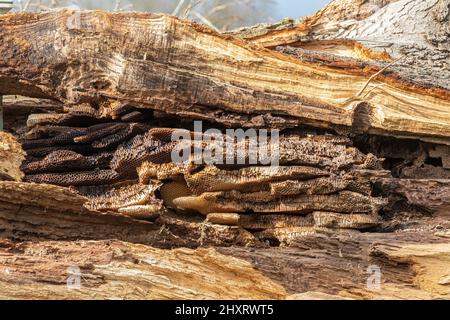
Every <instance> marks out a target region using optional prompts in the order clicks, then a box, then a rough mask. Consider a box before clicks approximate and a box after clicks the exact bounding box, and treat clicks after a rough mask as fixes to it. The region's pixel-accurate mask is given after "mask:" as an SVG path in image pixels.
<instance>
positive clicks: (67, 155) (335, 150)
mask: <svg viewBox="0 0 450 320" xmlns="http://www.w3.org/2000/svg"><path fill="white" fill-rule="evenodd" d="M373 2H374V1H366V2H364V3H362V4H361V3H358V4H357V3H356V2H353V1H347V0H339V1H334V2H332V3H331V4H330V5H329V6H327V7H326V8H325V9H323V10H322V11H320V12H319V13H317V14H316V15H314V16H313V17H311V18H309V19H306V20H305V21H303V22H302V23H300V24H298V25H295V24H293V23H289V25H288V26H286V27H283V26H281V27H279V28H277V29H276V30H274V29H270V27H269V29H267V28H266V30H261V29H259V31H257V30H256V29H253V28H251V29H249V30H246V31H245V30H244V31H243V30H241V31H239V32H237V33H233V34H232V35H223V34H219V33H216V32H213V31H211V30H208V29H206V28H204V27H202V26H199V25H197V24H195V23H192V22H188V21H183V20H179V19H177V18H174V17H169V16H165V15H157V14H147V13H106V12H97V11H96V12H92V11H83V12H79V11H70V10H63V11H58V12H51V13H44V14H15V15H7V16H4V17H0V28H1V29H2V33H1V34H0V94H24V95H27V96H32V97H37V98H47V99H53V100H57V101H59V102H60V103H56V104H55V105H54V106H51V105H49V104H48V103H46V102H45V101H44V100H39V102H35V103H36V104H37V107H33V106H32V107H30V106H28V105H27V106H26V108H23V106H21V105H19V104H17V103H16V104H14V103H10V104H9V105H7V106H6V109H7V110H9V111H8V114H6V116H7V117H8V116H9V117H10V118H9V119H7V122H6V123H7V124H12V123H13V124H14V129H13V128H12V127H10V128H6V129H8V130H11V131H12V132H13V133H14V134H15V135H16V136H18V137H19V139H20V142H21V145H22V147H23V149H24V150H25V152H26V154H27V155H26V159H25V161H24V162H23V163H22V164H21V162H22V160H23V151H22V150H21V148H20V146H19V144H18V143H17V142H16V141H15V140H14V139H13V138H12V137H11V136H8V135H4V136H2V141H0V180H2V181H0V191H1V192H0V237H1V238H2V239H3V240H0V241H1V242H0V270H4V271H5V272H0V274H1V276H0V282H1V286H0V287H2V289H1V290H0V296H2V297H3V296H4V297H16V298H20V297H22V298H42V297H49V292H51V297H54V298H73V297H80V298H92V297H102V298H107V297H116V298H117V297H124V298H193V297H197V298H198V297H201V298H230V299H236V298H249V299H253V298H277V299H281V298H302V297H305V296H306V297H308V296H317V295H319V296H322V297H323V296H324V295H325V296H326V297H333V298H343V297H351V298H380V297H393V298H403V299H405V298H448V295H449V291H448V278H449V275H448V272H447V268H446V266H447V265H448V263H449V259H448V256H449V245H448V230H449V228H450V225H449V221H448V212H449V210H450V209H449V203H448V196H449V194H448V192H449V181H448V179H445V177H446V175H447V174H448V171H449V170H448V160H449V159H448V152H447V151H448V146H445V144H450V140H449V137H450V131H449V128H450V126H449V124H450V118H449V112H448V111H449V110H450V104H449V91H448V90H449V88H448V83H446V82H445V81H443V80H445V79H446V78H445V77H447V74H448V69H447V68H446V67H445V66H446V65H445V61H442V58H441V56H440V54H442V52H444V51H445V45H446V43H445V41H444V42H442V41H440V40H439V38H438V37H433V36H429V37H428V38H426V40H423V39H422V38H421V39H418V38H417V37H414V36H409V37H407V38H406V41H405V43H398V44H397V42H398V38H396V37H397V35H394V32H388V31H390V30H386V29H384V31H383V32H384V34H383V36H385V39H386V40H387V42H388V43H393V45H392V46H390V45H386V46H387V48H392V50H390V49H389V50H388V49H387V50H386V52H384V51H378V50H377V49H376V46H375V45H374V43H376V42H377V41H378V40H379V36H380V34H379V32H378V31H377V30H371V29H370V28H368V27H367V26H368V25H370V23H372V22H373V19H375V18H376V19H381V18H382V19H383V21H386V20H389V16H392V17H394V18H393V20H394V21H393V22H392V23H395V24H396V25H398V26H399V30H400V31H401V32H399V33H400V34H402V33H403V34H406V33H407V27H408V26H410V25H411V19H412V20H415V22H416V25H417V30H418V32H417V33H418V34H421V35H423V33H424V32H425V31H426V30H429V31H430V32H431V33H433V32H435V34H437V35H438V34H439V32H441V31H442V30H441V28H442V26H445V17H442V15H441V14H439V12H438V10H437V9H439V8H442V3H443V1H439V0H427V1H424V2H421V3H420V5H418V6H417V8H415V7H413V4H418V2H419V1H408V2H407V3H406V1H403V0H399V1H395V2H392V3H391V2H390V1H389V2H383V4H382V5H381V7H383V8H378V7H377V8H375V9H373V10H372V9H371V10H368V9H367V6H368V5H372V4H373ZM403 10H406V11H407V12H408V15H407V17H406V18H404V19H403V20H402V19H400V18H397V16H396V13H398V12H403ZM355 12H359V15H358V16H356V17H355V16H354V14H355ZM427 12H429V13H430V14H429V15H425V16H426V18H424V19H419V18H418V17H419V16H422V15H423V14H424V13H427ZM436 14H437V16H436ZM402 16H405V15H402ZM389 25H391V24H388V26H389ZM428 25H430V26H431V27H430V29H426V28H428ZM263 29H264V28H263ZM341 29H343V30H341ZM255 32H256V34H255ZM258 32H259V34H258ZM363 33H365V34H366V36H367V39H366V40H367V41H366V40H364V41H359V40H358V39H357V38H359V37H362V35H363ZM130 35H132V36H131V37H130ZM442 36H443V37H444V36H445V35H442ZM239 37H240V38H241V40H239V39H238V38H239ZM344 38H346V39H344ZM347 38H349V39H353V40H349V39H347ZM36 39H42V41H36ZM377 39H378V40H377ZM369 40H370V41H369ZM424 41H425V42H424ZM411 43H413V44H417V45H423V46H425V48H424V49H420V50H418V47H417V46H415V45H414V46H412V47H411V48H409V44H411ZM382 47H383V48H384V46H382ZM409 49H411V50H409ZM443 50H444V51H443ZM418 52H422V53H423V54H425V53H426V54H425V55H428V54H432V56H433V59H431V60H432V61H428V59H422V58H420V55H417V54H418ZM416 53H417V54H416ZM400 55H404V56H403V57H400ZM192 57H196V59H192ZM398 58H401V59H400V60H398ZM411 61H412V62H411ZM427 64H432V65H433V66H432V67H431V68H426V65H427ZM436 70H441V71H442V73H439V74H438V75H437V76H436V77H431V76H430V72H436ZM22 104H23V103H22ZM39 105H40V106H41V108H39ZM19 108H20V110H19ZM52 109H53V110H52ZM16 110H17V112H19V113H21V116H22V117H23V116H24V115H26V116H28V115H29V113H30V112H32V114H31V115H29V116H28V118H27V119H26V121H24V120H22V119H21V120H20V121H10V120H11V117H12V116H14V117H15V115H17V113H16V112H15V111H16ZM13 120H15V119H13ZM191 120H205V122H206V123H208V126H217V127H220V129H221V130H222V131H224V130H225V129H226V128H232V127H243V128H249V127H250V128H280V129H282V131H281V135H280V159H279V160H280V165H281V166H279V167H275V168H272V167H267V166H263V165H262V164H261V163H256V164H251V165H250V164H248V163H246V164H242V165H236V164H233V165H210V164H205V163H203V162H201V163H189V162H188V163H182V164H180V163H175V162H173V161H172V158H171V157H170V154H171V151H172V150H173V149H174V148H175V147H176V146H177V144H176V143H174V142H173V141H171V139H170V134H171V133H172V132H173V130H174V129H180V128H183V129H185V130H186V129H187V130H192V123H191ZM17 128H18V129H17ZM188 132H189V131H188ZM383 135H384V136H388V137H382V136H383ZM3 137H5V138H3ZM399 137H408V138H409V140H402V139H397V138H399ZM424 141H427V142H424ZM436 143H440V144H436ZM443 144H444V145H443ZM5 146H6V147H5ZM236 147H237V149H238V148H244V147H246V144H245V143H244V144H243V145H239V144H236ZM206 148H208V143H205V144H204V145H201V147H200V149H206ZM244 149H245V148H244ZM4 150H6V152H5V151H4ZM6 157H8V160H6V159H5V158H6ZM10 157H11V159H13V161H12V162H11V161H9V158H10ZM244 158H245V159H248V158H249V155H248V154H245V157H244ZM21 171H23V173H24V174H25V176H24V180H25V182H20V180H21V179H22V177H23V173H22V172H21ZM5 172H6V174H5ZM437 177H439V178H441V179H437ZM3 180H7V181H3ZM11 180H16V181H11ZM202 214H203V215H202ZM359 230H363V231H364V232H360V231H359ZM393 231H395V232H393ZM110 239H114V240H110ZM122 241H124V242H122ZM202 246H214V247H216V248H215V249H208V250H205V249H202V248H200V247H202ZM229 246H232V248H227V247H229ZM180 247H181V248H180ZM183 247H189V248H192V249H193V250H188V249H183ZM162 249H173V250H172V251H168V250H164V251H163V250H162ZM41 252H44V253H45V254H40V253H41ZM52 252H53V253H54V254H53V253H52ZM55 252H56V253H55ZM111 252H112V253H111ZM155 261H158V262H155ZM71 266H72V267H73V266H77V267H79V269H80V274H81V275H80V276H82V277H81V282H82V289H81V290H79V291H76V292H74V291H68V290H67V283H66V282H67V281H66V280H67V279H68V278H71V275H72V274H70V273H69V272H68V271H67V270H68V269H67V268H68V267H71ZM374 268H375V269H374ZM377 268H378V269H377ZM211 270H213V272H211ZM370 270H375V271H376V270H380V271H381V273H382V278H381V279H382V280H381V283H380V287H379V288H378V289H375V290H373V288H371V287H370V286H368V282H367V281H368V279H369V277H370V275H371V273H370V272H369V271H370ZM230 272H232V273H233V274H234V275H235V276H234V278H233V280H230V277H229V274H230ZM156 273H158V274H160V275H161V274H162V275H163V277H164V281H163V282H161V277H160V276H155V274H156ZM138 274H139V275H140V276H137V275H138ZM121 275H123V276H121ZM192 279H193V280H192ZM198 279H203V280H204V279H208V281H210V282H208V283H207V284H202V283H201V282H202V281H197V280H198ZM225 279H226V280H225ZM191 280H192V281H194V282H195V283H194V282H191ZM136 283H145V285H143V286H139V287H136V285H135V284H136ZM199 283H200V284H199ZM219 283H220V284H221V286H222V284H223V283H226V287H225V288H222V287H221V289H220V290H219V289H217V288H218V284H219ZM237 283H238V285H237ZM255 283H256V285H255ZM124 287H127V288H130V291H126V290H124V289H123V288H124ZM236 288H238V290H236ZM317 292H320V293H317Z"/></svg>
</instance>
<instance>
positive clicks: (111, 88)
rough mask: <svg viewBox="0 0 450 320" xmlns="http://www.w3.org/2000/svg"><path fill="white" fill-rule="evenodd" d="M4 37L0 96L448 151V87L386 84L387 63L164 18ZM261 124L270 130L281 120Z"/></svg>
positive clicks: (57, 21) (79, 18)
mask: <svg viewBox="0 0 450 320" xmlns="http://www.w3.org/2000/svg"><path fill="white" fill-rule="evenodd" d="M392 5H394V4H392ZM0 27H1V29H2V34H1V38H0V74H1V76H0V94H22V95H27V96H34V97H44V98H52V99H56V100H60V101H63V102H65V103H69V104H77V103H82V102H91V103H94V104H97V108H100V109H98V110H97V114H99V115H107V114H109V113H111V112H112V110H111V109H112V108H113V106H112V104H114V103H115V102H114V103H113V102H112V101H120V102H123V103H130V104H133V105H135V106H137V107H139V108H151V109H156V110H160V111H164V112H167V113H170V114H177V115H179V116H191V117H196V118H199V119H209V120H213V121H219V122H223V123H228V124H229V122H228V119H229V118H230V117H231V118H233V115H240V114H243V116H244V117H248V116H250V118H249V120H250V123H252V120H251V119H252V117H256V118H255V119H254V120H253V123H255V122H256V124H257V123H258V120H257V119H258V116H259V115H264V114H272V115H274V116H276V117H281V118H283V117H284V116H287V117H288V119H291V118H294V119H297V123H298V124H312V125H316V126H321V127H334V128H342V127H344V128H352V127H356V128H358V131H361V130H362V131H363V132H368V133H377V134H385V135H391V136H408V137H416V138H420V139H425V140H431V141H440V142H443V143H449V141H448V137H449V136H450V131H449V128H450V125H449V124H450V120H449V119H448V110H449V109H450V104H449V92H448V89H447V88H444V87H441V86H440V85H439V84H438V83H435V82H433V81H431V82H428V83H427V86H424V85H423V84H420V83H418V82H417V81H415V80H414V79H413V78H411V77H410V76H409V75H408V74H402V73H392V72H388V71H387V72H384V74H383V75H381V74H379V73H383V72H382V71H385V70H384V67H386V65H383V64H381V65H380V64H377V63H373V62H358V61H349V60H348V59H340V58H339V56H336V57H334V58H333V60H334V61H327V60H326V59H322V60H320V61H319V60H318V58H316V57H317V56H319V58H320V55H321V54H322V53H320V52H314V53H309V52H303V53H302V54H301V55H302V57H303V58H301V57H300V58H299V57H293V56H291V55H289V54H283V53H281V52H275V51H270V50H265V49H262V48H261V47H258V46H253V45H251V44H249V43H246V42H243V41H240V40H238V39H236V38H233V37H231V36H224V35H221V34H218V33H215V32H212V31H211V30H209V29H206V28H204V27H202V26H199V25H197V24H195V23H192V22H188V21H182V20H179V19H177V18H175V17H170V16H165V15H157V14H146V13H107V12H98V11H86V12H77V11H70V10H63V11H58V12H52V13H44V14H29V13H27V14H12V15H5V16H2V17H1V18H0ZM49 31H50V32H49ZM130 34H131V35H133V36H132V37H130ZM35 39H40V41H39V42H38V41H35ZM44 43H45V44H46V45H45V46H44V45H43V44H44ZM285 44H287V42H285ZM212 47H214V48H215V50H211V48H212ZM187 57H196V59H190V58H189V59H188V58H187ZM336 66H339V67H336ZM388 69H389V68H387V70H388ZM415 71H416V72H418V70H415ZM374 75H377V77H376V79H373V78H371V77H372V76H374ZM368 85H369V87H370V88H369V90H367V91H366V90H365V88H366V87H367V86H368ZM361 91H364V95H362V94H360V92H361ZM94 97H95V98H94ZM95 100H97V102H95ZM102 100H103V101H102ZM221 118H222V119H221ZM261 120H262V123H265V121H266V120H267V121H268V123H267V125H269V126H270V118H267V117H266V119H264V116H263V119H260V120H259V122H261ZM237 123H238V124H239V125H240V126H243V125H244V124H247V126H248V125H249V123H248V121H244V120H239V118H238V120H237ZM361 123H363V124H361ZM285 124H286V122H284V123H283V122H281V125H282V126H284V125H285ZM279 125H280V123H279V122H278V126H279ZM361 128H362V129H361Z"/></svg>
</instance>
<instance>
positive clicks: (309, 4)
mask: <svg viewBox="0 0 450 320" xmlns="http://www.w3.org/2000/svg"><path fill="white" fill-rule="evenodd" d="M328 2H330V0H103V1H92V0H14V11H48V10H53V9H58V8H63V7H70V8H74V9H104V10H115V11H153V12H163V13H169V14H173V15H176V16H179V17H182V18H189V19H193V20H196V21H198V22H200V23H204V24H207V25H209V26H210V27H212V28H215V29H217V30H220V31H226V30H232V29H236V28H239V27H244V26H251V25H254V24H257V23H262V22H267V23H274V22H276V21H279V20H281V19H283V18H285V17H291V18H293V19H298V18H301V17H303V16H307V15H310V14H312V13H314V12H315V11H317V10H318V9H320V8H322V7H323V6H324V5H325V4H326V3H328Z"/></svg>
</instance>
